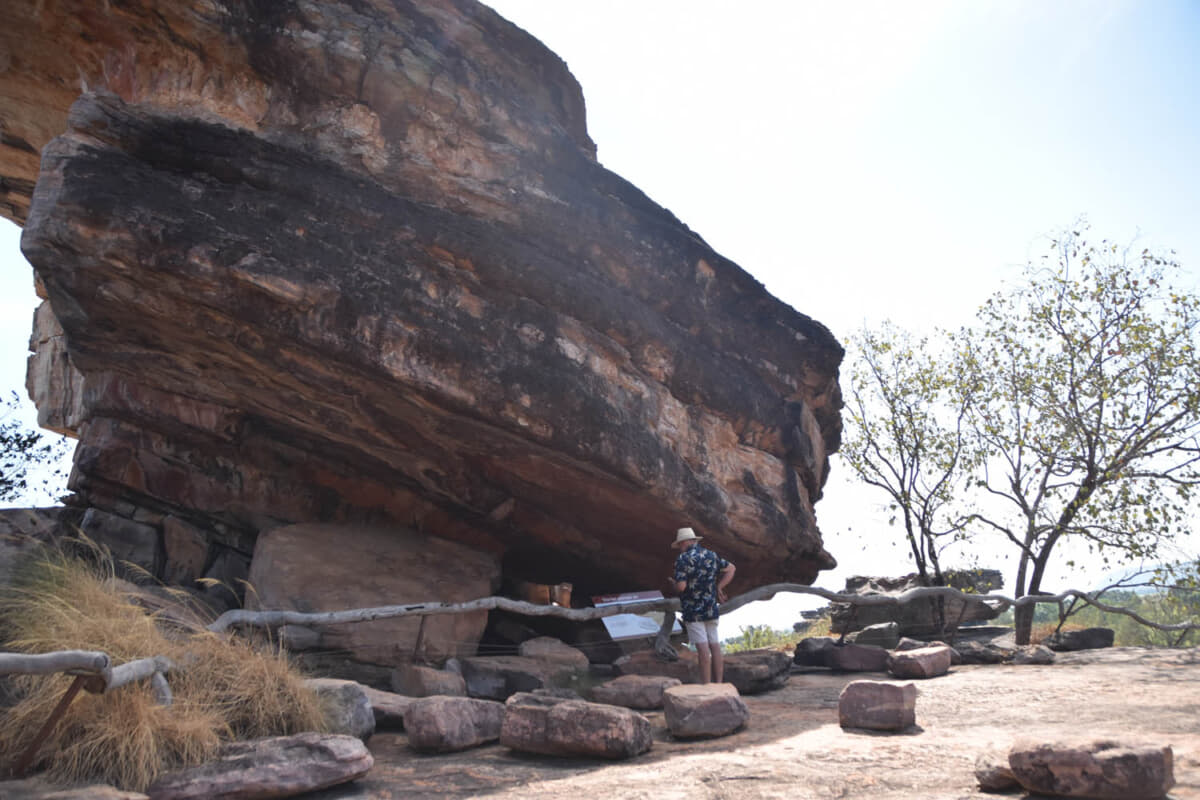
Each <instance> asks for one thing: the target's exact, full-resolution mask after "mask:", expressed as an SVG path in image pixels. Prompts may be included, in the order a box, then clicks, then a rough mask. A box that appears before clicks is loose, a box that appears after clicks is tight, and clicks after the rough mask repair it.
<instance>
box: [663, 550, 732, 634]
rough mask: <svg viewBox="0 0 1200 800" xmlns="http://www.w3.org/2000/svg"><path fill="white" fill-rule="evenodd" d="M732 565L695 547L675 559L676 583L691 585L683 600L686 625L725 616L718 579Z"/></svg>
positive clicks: (683, 595) (708, 551)
mask: <svg viewBox="0 0 1200 800" xmlns="http://www.w3.org/2000/svg"><path fill="white" fill-rule="evenodd" d="M728 566H729V562H728V561H726V560H725V559H723V558H721V557H720V556H719V555H717V554H716V553H714V552H713V551H712V550H706V549H705V548H703V547H701V546H700V545H698V544H694V545H692V546H691V547H689V548H688V549H687V550H684V551H683V552H682V553H680V554H679V555H678V556H677V557H676V559H675V581H676V582H679V581H687V588H686V589H684V591H683V594H681V595H680V596H679V605H680V607H681V608H682V610H683V621H684V622H704V621H706V620H710V619H717V618H718V617H720V616H721V607H720V606H719V605H718V604H717V578H718V576H719V575H720V574H721V572H722V570H724V569H725V568H726V567H728Z"/></svg>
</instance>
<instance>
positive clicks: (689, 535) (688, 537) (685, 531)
mask: <svg viewBox="0 0 1200 800" xmlns="http://www.w3.org/2000/svg"><path fill="white" fill-rule="evenodd" d="M702 538H704V537H702V536H697V535H696V532H695V531H694V530H692V529H691V528H680V529H679V530H677V531H675V541H673V542H671V547H679V545H681V544H683V543H684V542H698V541H700V539H702Z"/></svg>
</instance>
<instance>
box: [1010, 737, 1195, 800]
mask: <svg viewBox="0 0 1200 800" xmlns="http://www.w3.org/2000/svg"><path fill="white" fill-rule="evenodd" d="M1008 764H1009V767H1011V768H1012V772H1013V775H1014V777H1016V779H1017V781H1018V782H1019V783H1020V784H1021V786H1023V787H1024V788H1025V790H1026V791H1028V792H1031V793H1035V794H1045V795H1054V796H1057V797H1087V798H1093V799H1094V800H1158V798H1161V797H1164V796H1165V795H1166V794H1167V792H1169V791H1170V790H1171V787H1172V786H1174V785H1175V771H1174V753H1173V751H1172V750H1171V748H1170V747H1160V746H1146V745H1139V744H1123V743H1120V742H1114V741H1107V740H1099V741H1092V742H1038V741H1031V740H1026V741H1020V742H1017V743H1016V744H1014V745H1013V748H1012V750H1010V751H1009V754H1008Z"/></svg>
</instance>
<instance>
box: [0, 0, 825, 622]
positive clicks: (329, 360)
mask: <svg viewBox="0 0 1200 800" xmlns="http://www.w3.org/2000/svg"><path fill="white" fill-rule="evenodd" d="M0 52H3V53H4V54H5V57H4V59H3V64H4V65H12V66H13V68H4V69H0V128H2V129H3V131H4V135H3V136H2V137H0V215H3V216H5V217H7V218H9V219H12V220H14V221H16V222H17V223H18V224H22V225H24V227H25V231H24V234H23V237H22V247H23V250H24V252H25V255H26V257H27V258H28V259H29V261H30V263H32V264H33V266H34V269H35V270H36V272H37V276H38V278H39V280H40V286H41V289H42V291H43V293H44V295H45V297H46V300H47V304H48V308H49V310H50V311H52V312H53V316H54V317H55V319H56V321H57V324H58V326H60V328H61V334H59V333H58V330H59V328H56V327H54V326H53V325H49V324H48V325H47V326H46V327H44V328H43V326H39V329H40V330H43V329H44V330H45V331H47V332H46V333H45V335H39V336H38V337H36V338H37V342H36V344H37V345H38V347H39V351H38V353H37V354H36V355H35V360H34V366H33V367H32V369H31V375H33V376H34V378H33V381H34V384H35V386H34V396H35V397H37V398H38V400H39V405H40V406H43V407H47V408H46V410H45V414H46V419H47V420H48V424H52V425H53V426H55V427H59V428H61V429H63V430H69V431H71V432H73V433H75V434H77V435H78V436H79V437H80V441H79V445H78V448H77V452H76V460H75V469H74V477H73V479H72V483H71V488H72V489H73V490H74V491H75V492H76V494H77V496H78V498H79V501H80V502H81V503H84V504H86V505H89V506H92V507H94V508H97V509H99V510H101V511H104V512H106V513H109V514H115V515H117V516H120V517H122V518H125V519H127V520H129V521H131V522H135V523H138V524H149V525H151V526H153V527H155V528H156V529H157V530H158V531H159V532H161V526H162V517H163V516H165V515H172V516H176V517H178V518H181V519H186V520H188V522H189V524H192V525H194V526H195V527H196V528H197V529H199V530H203V531H204V532H205V534H206V536H207V537H208V538H209V540H210V541H209V542H208V544H209V546H210V547H216V546H217V545H220V546H221V547H226V548H229V549H230V550H232V551H235V552H236V553H238V554H240V555H241V556H248V555H249V554H250V553H251V552H253V549H254V539H255V537H256V536H257V535H258V533H259V532H260V531H261V530H263V529H266V528H270V527H275V526H277V525H279V524H281V523H284V524H286V523H298V522H308V521H356V522H357V521H369V522H371V523H373V524H380V525H383V526H386V527H389V528H412V529H416V530H419V531H421V532H422V533H423V534H424V535H427V536H432V537H437V538H442V539H447V540H452V541H456V542H459V543H462V544H465V545H467V546H469V547H471V548H473V549H476V550H479V551H482V552H487V553H492V554H499V553H506V557H507V558H509V559H510V563H511V564H512V565H513V566H514V569H518V570H519V571H521V572H523V573H526V574H523V575H516V576H515V577H520V578H525V579H528V580H533V581H539V582H543V583H557V582H562V581H569V582H573V583H574V586H575V591H576V593H577V594H580V595H587V594H599V593H602V592H606V591H611V590H612V587H613V586H617V585H620V586H651V585H658V583H659V582H660V581H661V574H660V573H661V571H662V570H661V566H660V564H659V562H658V556H659V554H660V553H661V552H662V548H663V546H664V542H665V540H666V537H669V535H670V534H669V532H670V531H671V530H673V529H675V528H676V527H678V526H679V525H681V524H692V525H694V526H695V527H696V528H697V529H698V530H699V531H700V532H701V533H702V534H704V535H705V536H707V537H708V541H709V542H710V543H712V544H713V545H715V546H716V547H717V548H718V549H719V550H720V551H721V552H722V554H723V555H725V556H726V557H728V558H730V559H731V560H733V561H734V562H736V563H737V565H738V578H739V580H740V581H743V582H744V583H745V585H747V586H749V585H756V584H761V583H769V582H772V581H778V580H782V581H794V582H801V583H811V582H812V581H813V580H814V578H815V577H816V575H817V573H818V572H819V571H820V570H822V569H829V568H831V567H832V566H834V561H833V559H832V558H831V556H830V555H829V554H828V553H827V552H826V551H825V550H824V547H823V545H822V540H821V536H820V532H819V530H818V527H817V521H816V516H815V508H814V504H815V503H816V501H817V500H818V499H819V498H820V496H821V492H822V487H823V485H824V483H825V480H826V477H827V474H828V456H829V454H830V453H832V452H834V451H836V449H837V448H838V446H839V443H840V436H841V422H840V406H841V397H840V390H839V387H838V382H837V377H838V368H839V364H840V361H841V358H842V355H843V351H842V348H841V346H840V345H839V344H838V343H837V341H836V340H835V339H834V337H833V336H832V335H831V334H830V332H829V331H828V330H827V329H826V328H825V327H824V326H822V325H821V324H820V323H818V322H816V321H814V320H813V319H811V318H810V317H808V316H805V315H804V314H803V313H800V312H799V311H796V310H794V309H792V308H790V307H789V306H788V305H787V304H785V303H782V302H780V301H779V300H777V299H776V298H774V297H772V296H771V295H770V294H768V293H767V292H766V290H765V289H764V288H763V286H762V285H761V284H760V283H759V282H758V281H756V280H755V279H754V278H753V277H751V276H750V275H749V274H747V273H746V272H745V271H743V270H742V269H741V268H740V267H738V266H737V265H736V264H734V263H732V262H730V261H729V260H728V259H726V258H723V257H722V256H721V255H719V254H718V253H716V252H714V251H713V250H712V249H711V248H710V247H709V246H708V245H707V244H706V243H705V242H704V240H703V239H702V238H701V237H700V236H699V235H697V234H696V233H695V232H693V231H691V230H689V229H688V227H687V226H686V225H685V224H684V223H683V222H681V221H680V220H678V219H676V218H675V217H674V216H673V215H672V214H671V213H670V212H669V211H668V210H666V209H664V208H662V207H660V206H658V205H656V204H655V203H654V202H653V201H652V200H650V199H649V198H648V197H646V196H645V195H644V194H643V193H642V192H640V191H638V190H637V189H636V188H635V187H633V186H632V185H630V184H629V183H627V182H626V181H624V180H622V179H621V178H619V177H618V176H616V175H614V174H612V173H610V172H608V171H607V170H606V169H604V168H603V167H602V166H601V165H600V164H599V163H598V162H597V160H596V146H595V144H594V143H593V142H592V140H591V139H590V137H589V136H588V132H587V124H586V118H585V114H584V101H583V92H582V90H581V88H580V86H579V85H578V83H577V82H576V80H575V79H574V78H573V77H572V75H571V74H570V72H569V71H568V70H567V68H566V65H565V64H564V63H563V62H562V60H561V59H559V58H558V57H556V56H555V55H554V54H553V53H551V52H550V51H549V50H547V49H546V48H545V47H544V46H543V45H542V44H541V43H539V42H538V41H536V40H535V39H534V38H532V37H531V36H529V35H528V34H527V33H525V32H524V31H523V30H521V29H519V28H517V27H516V26H514V25H512V24H510V23H509V22H507V21H506V20H504V19H503V18H501V17H500V16H499V15H498V14H496V13H495V12H493V11H492V10H491V9H489V8H488V7H486V6H485V5H483V4H480V3H477V2H473V0H414V1H413V2H403V3H362V2H355V1H353V0H327V2H295V3H292V2H288V3H270V2H256V3H245V2H240V1H239V2H235V0H155V2H150V0H127V1H126V2H122V3H120V4H104V3H101V4H97V3H95V2H94V1H93V0H61V2H55V3H43V2H38V0H13V2H10V3H8V4H6V6H5V14H4V24H3V26H0ZM46 313H47V312H46V311H45V310H44V311H43V312H42V314H43V315H45V314H46ZM50 420H53V421H52V422H50ZM147 514H149V515H151V516H157V518H156V519H147V518H146V515H147ZM214 552H215V551H214ZM651 555H653V556H654V557H650V556H651ZM212 557H213V556H212V554H211V553H210V559H211V558H212ZM157 561H158V564H159V568H160V569H161V568H162V563H163V562H162V559H161V558H159V559H157ZM421 599H428V598H421Z"/></svg>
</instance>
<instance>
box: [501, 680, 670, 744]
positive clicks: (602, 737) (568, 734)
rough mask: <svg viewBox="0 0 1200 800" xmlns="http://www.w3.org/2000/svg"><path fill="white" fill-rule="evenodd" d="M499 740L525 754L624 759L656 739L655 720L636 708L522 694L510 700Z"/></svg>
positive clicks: (506, 706) (506, 705) (506, 707)
mask: <svg viewBox="0 0 1200 800" xmlns="http://www.w3.org/2000/svg"><path fill="white" fill-rule="evenodd" d="M500 743H501V744H502V745H504V746H505V747H509V748H512V749H513V750H520V751H522V752H526V753H540V754H542V755H551V756H584V757H588V758H606V759H624V758H632V757H633V756H636V755H640V754H642V753H644V752H646V751H647V750H649V749H650V747H651V745H652V744H653V743H654V742H653V739H652V737H651V735H650V721H649V720H648V719H646V718H645V717H643V716H642V715H641V714H639V713H637V712H636V711H633V710H631V709H628V708H620V707H618V706H610V705H602V704H600V703H589V702H586V701H583V700H564V699H561V698H557V697H551V696H548V695H534V694H527V693H521V694H515V695H513V696H512V697H510V698H509V699H508V701H507V703H506V704H505V712H504V726H503V728H502V729H501V731H500Z"/></svg>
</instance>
